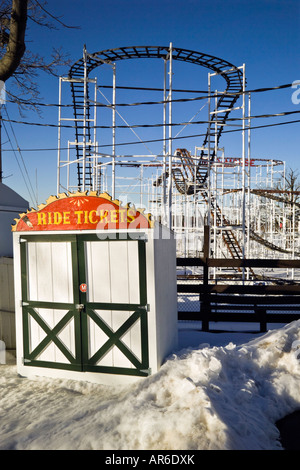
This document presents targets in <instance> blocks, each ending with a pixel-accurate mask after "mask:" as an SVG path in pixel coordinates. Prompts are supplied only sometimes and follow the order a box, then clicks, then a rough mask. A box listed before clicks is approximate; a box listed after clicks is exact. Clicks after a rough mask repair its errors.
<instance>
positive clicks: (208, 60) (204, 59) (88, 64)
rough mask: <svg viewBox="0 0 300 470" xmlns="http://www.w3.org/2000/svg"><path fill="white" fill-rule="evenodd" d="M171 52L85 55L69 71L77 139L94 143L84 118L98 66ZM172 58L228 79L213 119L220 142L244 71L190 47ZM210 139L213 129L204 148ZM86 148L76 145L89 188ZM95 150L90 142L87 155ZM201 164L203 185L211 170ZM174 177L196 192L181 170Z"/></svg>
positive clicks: (135, 49)
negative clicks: (91, 77) (91, 80)
mask: <svg viewBox="0 0 300 470" xmlns="http://www.w3.org/2000/svg"><path fill="white" fill-rule="evenodd" d="M170 52H171V50H170V47H164V46H131V47H120V48H116V49H107V50H103V51H99V52H95V53H93V54H86V55H85V57H82V58H81V59H79V60H78V61H77V62H75V63H74V64H73V65H72V67H71V68H70V70H69V79H70V86H71V94H72V99H73V108H74V117H75V137H76V140H77V142H80V139H82V136H83V135H85V137H86V142H90V137H91V124H90V121H89V114H88V115H86V116H85V117H86V119H85V120H84V119H83V114H84V111H85V106H84V101H85V100H88V87H87V86H86V83H87V81H86V79H87V78H88V76H89V74H90V73H91V72H92V71H93V70H94V69H95V68H96V67H98V66H101V65H103V64H113V63H114V62H116V61H119V60H127V59H147V58H151V59H163V60H168V59H169V58H170ZM172 60H178V61H182V62H187V63H191V64H195V65H200V66H202V67H206V68H208V69H210V70H211V71H212V72H214V73H217V74H219V75H220V76H222V77H223V78H224V79H225V81H226V90H225V92H224V93H223V94H222V95H221V97H219V99H218V103H217V106H216V108H217V110H218V114H216V113H212V114H211V121H214V120H216V119H218V123H219V126H218V131H217V141H219V139H220V136H221V133H222V129H223V125H222V124H225V122H226V119H227V117H228V115H229V113H230V111H231V110H232V108H233V106H234V104H235V102H236V101H237V99H238V97H239V93H240V92H241V91H242V90H243V74H242V72H241V71H240V70H239V69H238V68H237V67H235V66H234V65H232V64H231V63H230V62H227V61H225V60H223V59H220V58H218V57H214V56H211V55H209V54H204V53H201V52H196V51H191V50H188V49H181V48H178V47H172ZM85 102H86V101H85ZM89 112H90V111H89V107H87V113H89ZM208 138H209V130H208V131H207V133H206V136H205V138H204V142H203V147H205V146H206V145H207V142H208ZM82 147H83V146H82V145H77V146H76V152H77V162H78V163H77V177H78V187H79V188H80V187H81V186H82V183H83V180H84V183H85V188H86V189H89V188H91V185H92V175H91V172H92V169H91V167H90V166H89V165H86V166H85V167H84V171H83V165H84V163H83V148H82ZM91 150H92V149H91V147H90V146H89V145H88V144H86V155H89V152H90V151H91ZM207 158H210V159H211V160H213V159H214V158H215V155H214V150H212V151H211V155H210V156H209V157H208V154H207V153H205V151H202V153H201V155H200V160H201V159H207ZM200 163H201V162H200V161H199V165H198V166H197V170H196V175H195V176H196V180H197V184H198V185H199V187H200V186H203V185H204V183H205V181H206V178H207V171H206V170H205V169H203V165H201V164H200ZM195 176H194V177H195ZM173 178H174V180H175V183H176V186H177V188H178V190H180V192H183V191H184V192H187V194H191V191H193V189H192V188H191V187H187V186H186V182H185V180H184V178H183V177H182V175H181V174H180V173H179V172H176V173H175V174H174V175H173ZM179 188H180V189H179Z"/></svg>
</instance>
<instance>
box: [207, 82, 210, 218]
mask: <svg viewBox="0 0 300 470" xmlns="http://www.w3.org/2000/svg"><path fill="white" fill-rule="evenodd" d="M210 82H211V74H210V73H209V74H208V133H207V147H208V156H207V195H208V214H207V225H208V226H209V227H210V219H211V217H210V211H211V187H210V186H211V185H210V153H211V149H210V127H211V125H210V123H211V113H210V101H211V98H210V93H211V86H210Z"/></svg>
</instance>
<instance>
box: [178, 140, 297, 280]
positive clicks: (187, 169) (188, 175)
mask: <svg viewBox="0 0 300 470" xmlns="http://www.w3.org/2000/svg"><path fill="white" fill-rule="evenodd" d="M175 156H177V157H179V160H180V162H181V165H180V166H178V167H177V166H175V167H174V168H173V173H174V172H175V173H176V172H177V171H178V172H180V173H181V175H182V177H183V180H184V181H185V184H188V183H186V181H192V176H193V159H192V157H191V155H190V153H189V152H188V150H186V149H177V150H176V152H175ZM190 184H191V185H192V184H193V183H192V182H191V183H190ZM175 185H176V188H177V189H179V188H180V189H181V186H179V188H178V185H177V181H176V179H175ZM198 191H199V192H200V193H201V196H202V197H203V199H204V200H205V202H206V203H207V204H208V202H209V197H208V193H207V191H206V190H205V189H204V188H203V187H200V188H198ZM237 191H240V189H236V190H235V189H233V190H229V191H228V192H226V193H231V192H237ZM251 192H253V193H254V194H257V195H259V196H262V197H269V198H271V199H275V200H276V201H280V202H284V203H287V204H291V201H287V200H285V199H283V198H281V197H277V196H276V195H275V192H276V191H275V190H274V191H268V190H251ZM278 192H284V193H290V191H279V190H278ZM210 200H211V216H212V218H213V220H214V219H215V218H216V221H215V222H216V226H217V227H220V226H222V227H223V230H222V238H223V241H224V243H225V245H226V247H227V249H228V251H229V253H230V254H231V256H232V258H242V255H243V253H242V249H241V247H240V244H239V242H238V240H237V238H236V236H235V234H234V232H233V231H232V230H231V229H224V227H226V226H228V227H230V226H232V223H231V222H230V221H229V220H228V219H227V218H226V217H225V216H224V215H223V214H222V212H221V209H220V207H219V206H218V204H217V203H216V201H215V198H214V197H213V196H211V198H210ZM294 204H297V203H294ZM245 230H247V228H245ZM249 236H250V238H251V239H252V240H254V241H256V242H257V243H259V244H261V245H264V246H265V247H266V248H268V249H269V250H274V251H279V252H281V253H288V254H292V252H291V251H290V250H286V249H284V248H281V247H279V246H277V245H275V244H274V243H271V242H269V241H268V240H265V239H264V238H263V237H261V236H260V235H258V234H257V233H255V232H254V231H253V230H252V229H250V230H249ZM295 255H297V256H300V253H295ZM253 274H254V273H253Z"/></svg>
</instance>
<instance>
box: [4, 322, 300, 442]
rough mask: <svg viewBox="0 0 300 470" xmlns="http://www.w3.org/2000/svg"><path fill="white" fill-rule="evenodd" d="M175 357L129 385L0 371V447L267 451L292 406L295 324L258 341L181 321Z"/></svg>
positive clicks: (299, 378) (297, 362) (297, 355)
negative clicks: (96, 383)
mask: <svg viewBox="0 0 300 470" xmlns="http://www.w3.org/2000/svg"><path fill="white" fill-rule="evenodd" d="M179 345H180V348H181V349H180V350H179V351H178V352H177V353H176V354H174V355H173V356H172V357H170V358H169V359H168V360H167V361H166V363H165V364H164V365H163V366H162V368H161V369H160V371H159V372H158V373H157V374H154V375H153V376H150V377H148V378H147V379H145V380H142V381H141V382H138V383H137V384H135V385H130V386H123V387H108V386H102V385H95V384H91V383H86V382H75V381H70V380H61V379H48V378H42V377H37V378H35V379H27V378H22V377H20V376H18V374H17V371H16V366H15V364H14V363H13V361H10V360H7V364H5V365H0V450H8V449H14V450H22V449H24V450H30V449H31V450H37V449H41V450H47V449H49V450H68V449H70V450H75V449H86V450H89V449H105V450H134V449H138V450H214V449H215V450H218V449H219V450H242V449H249V450H256V449H265V450H276V449H281V446H280V443H279V440H278V439H279V433H278V431H277V428H276V426H275V422H276V421H277V420H278V419H280V418H282V417H284V416H285V415H287V414H289V413H291V412H293V411H294V410H296V409H299V408H300V394H299V388H300V348H299V345H300V320H299V321H296V322H293V323H291V324H289V325H286V326H283V327H282V328H279V329H274V330H271V331H269V332H268V333H266V334H263V335H262V334H256V335H254V334H251V333H249V332H248V333H247V332H246V333H242V334H238V333H233V332H229V333H204V332H201V331H197V330H195V327H194V326H192V324H188V323H187V324H185V323H180V330H179Z"/></svg>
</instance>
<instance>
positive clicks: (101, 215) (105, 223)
mask: <svg viewBox="0 0 300 470" xmlns="http://www.w3.org/2000/svg"><path fill="white" fill-rule="evenodd" d="M15 220H16V225H13V226H12V231H14V232H24V231H26V232H28V231H45V230H47V231H52V230H55V231H58V230H97V229H98V230H113V229H114V230H116V229H145V228H151V227H152V222H151V220H150V215H149V214H144V212H143V210H142V209H135V207H134V206H130V205H129V204H128V205H126V206H125V207H122V206H121V204H120V202H119V201H118V200H112V198H111V197H110V196H109V195H108V194H107V193H102V194H100V195H97V193H96V192H90V193H89V195H88V194H87V191H85V192H83V193H82V192H77V193H69V194H68V195H67V194H65V193H63V194H59V195H58V196H51V197H50V198H49V199H48V200H47V201H46V204H41V205H40V206H39V207H38V210H35V209H31V210H29V211H27V213H24V214H20V219H15Z"/></svg>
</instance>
